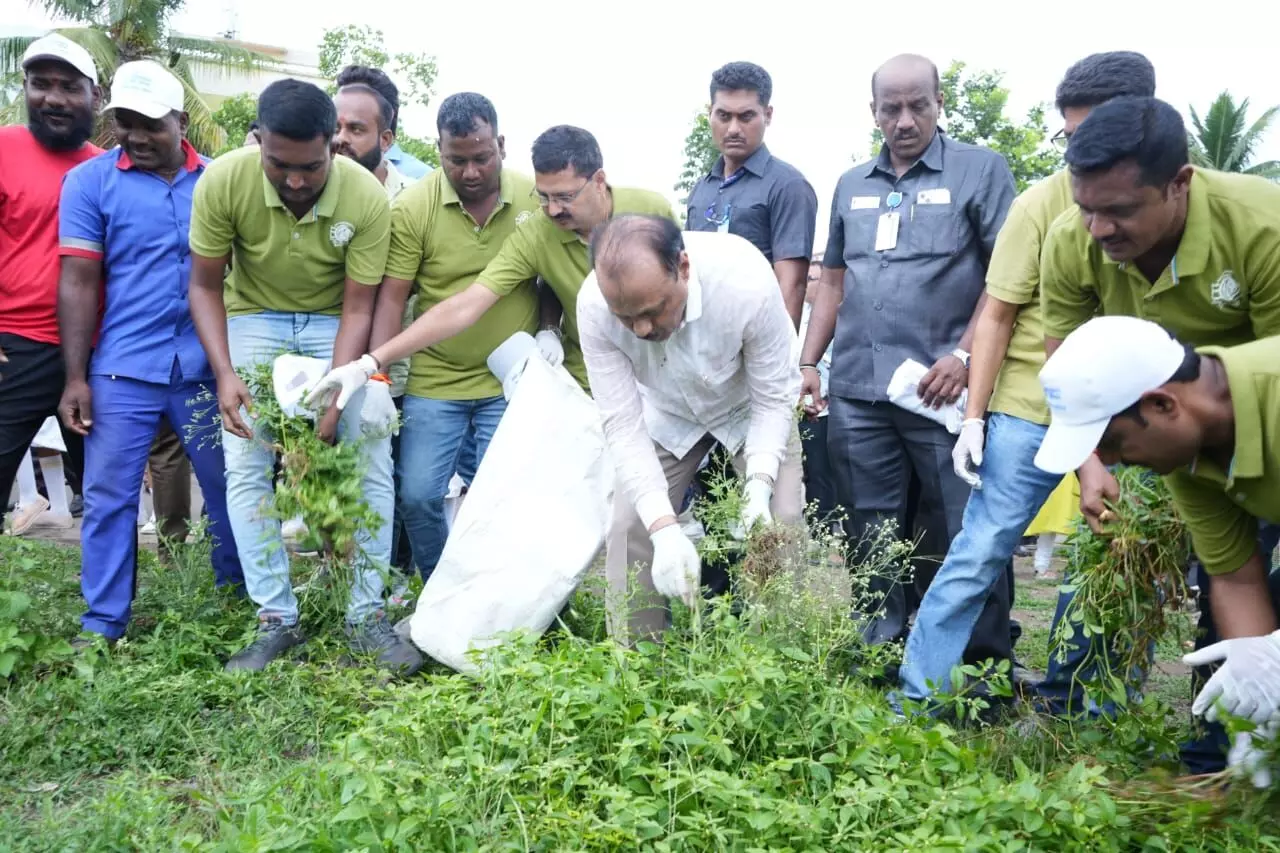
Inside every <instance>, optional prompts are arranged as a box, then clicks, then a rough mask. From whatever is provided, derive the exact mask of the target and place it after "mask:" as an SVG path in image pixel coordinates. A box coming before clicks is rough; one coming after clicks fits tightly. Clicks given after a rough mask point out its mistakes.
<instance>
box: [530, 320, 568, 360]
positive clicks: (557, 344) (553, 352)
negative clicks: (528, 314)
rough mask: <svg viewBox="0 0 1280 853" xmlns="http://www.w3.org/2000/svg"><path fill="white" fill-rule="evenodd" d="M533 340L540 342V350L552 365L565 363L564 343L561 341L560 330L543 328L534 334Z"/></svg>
mask: <svg viewBox="0 0 1280 853" xmlns="http://www.w3.org/2000/svg"><path fill="white" fill-rule="evenodd" d="M533 340H534V342H536V343H537V344H538V352H540V353H542V357H543V359H544V360H546V362H547V364H549V365H551V366H552V367H559V366H560V365H562V364H564V344H563V343H561V341H560V335H559V333H558V332H554V331H552V330H551V329H543V330H542V331H541V332H538V334H536V335H534V336H533Z"/></svg>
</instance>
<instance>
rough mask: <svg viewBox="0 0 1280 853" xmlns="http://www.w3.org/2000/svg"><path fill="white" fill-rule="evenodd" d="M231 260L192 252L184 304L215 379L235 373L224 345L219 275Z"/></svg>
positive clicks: (224, 314)
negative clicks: (187, 306)
mask: <svg viewBox="0 0 1280 853" xmlns="http://www.w3.org/2000/svg"><path fill="white" fill-rule="evenodd" d="M230 258H231V256H230V255H223V256H222V257H218V258H206V257H204V256H203V255H197V254H196V253H194V252H192V253H191V281H190V283H189V284H188V286H187V302H188V304H189V306H190V308H191V320H192V322H193V323H194V324H195V327H196V336H197V337H199V338H200V345H201V346H203V347H204V354H205V357H206V358H208V359H209V367H210V368H211V369H212V370H213V375H214V377H215V378H218V379H221V378H222V377H223V376H226V375H228V374H233V373H235V369H234V368H233V367H232V366H231V349H230V347H229V346H228V344H227V307H226V304H225V303H224V302H223V300H222V286H223V284H222V276H223V273H224V272H225V270H226V268H227V262H228V261H229V260H230Z"/></svg>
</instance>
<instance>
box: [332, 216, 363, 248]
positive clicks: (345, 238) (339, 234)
mask: <svg viewBox="0 0 1280 853" xmlns="http://www.w3.org/2000/svg"><path fill="white" fill-rule="evenodd" d="M354 236H356V227H355V226H354V225H352V224H351V223H350V222H335V223H333V225H331V226H330V227H329V242H330V243H332V244H333V245H335V246H337V247H338V248H339V249H341V248H342V247H343V246H345V245H347V244H348V243H350V242H351V238H352V237H354Z"/></svg>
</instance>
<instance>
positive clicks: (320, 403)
mask: <svg viewBox="0 0 1280 853" xmlns="http://www.w3.org/2000/svg"><path fill="white" fill-rule="evenodd" d="M377 372H378V362H376V361H374V360H373V356H371V355H369V354H368V353H365V354H364V355H362V356H360V358H359V359H357V360H356V361H353V362H351V363H350V364H344V365H342V367H335V368H334V369H333V370H330V371H329V372H328V373H326V374H325V375H324V378H323V379H321V380H320V381H319V382H317V383H316V387H314V388H312V389H311V393H309V394H307V399H306V400H304V401H303V403H304V404H305V405H306V406H307V408H310V409H316V410H322V409H327V408H329V406H330V405H332V403H333V398H334V397H335V396H336V397H337V398H338V408H339V409H343V408H346V405H347V403H348V402H349V401H350V400H351V395H352V394H354V393H356V392H357V391H359V390H360V389H361V388H363V387H364V384H365V383H366V382H368V381H369V377H370V376H372V375H373V374H375V373H377Z"/></svg>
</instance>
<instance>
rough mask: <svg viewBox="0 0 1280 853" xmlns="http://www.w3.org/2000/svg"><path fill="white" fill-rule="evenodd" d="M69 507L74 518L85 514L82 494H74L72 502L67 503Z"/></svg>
mask: <svg viewBox="0 0 1280 853" xmlns="http://www.w3.org/2000/svg"><path fill="white" fill-rule="evenodd" d="M67 508H68V509H69V510H71V517H72V518H79V517H80V516H82V515H84V498H82V497H81V496H80V495H72V496H71V503H69V504H67Z"/></svg>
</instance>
